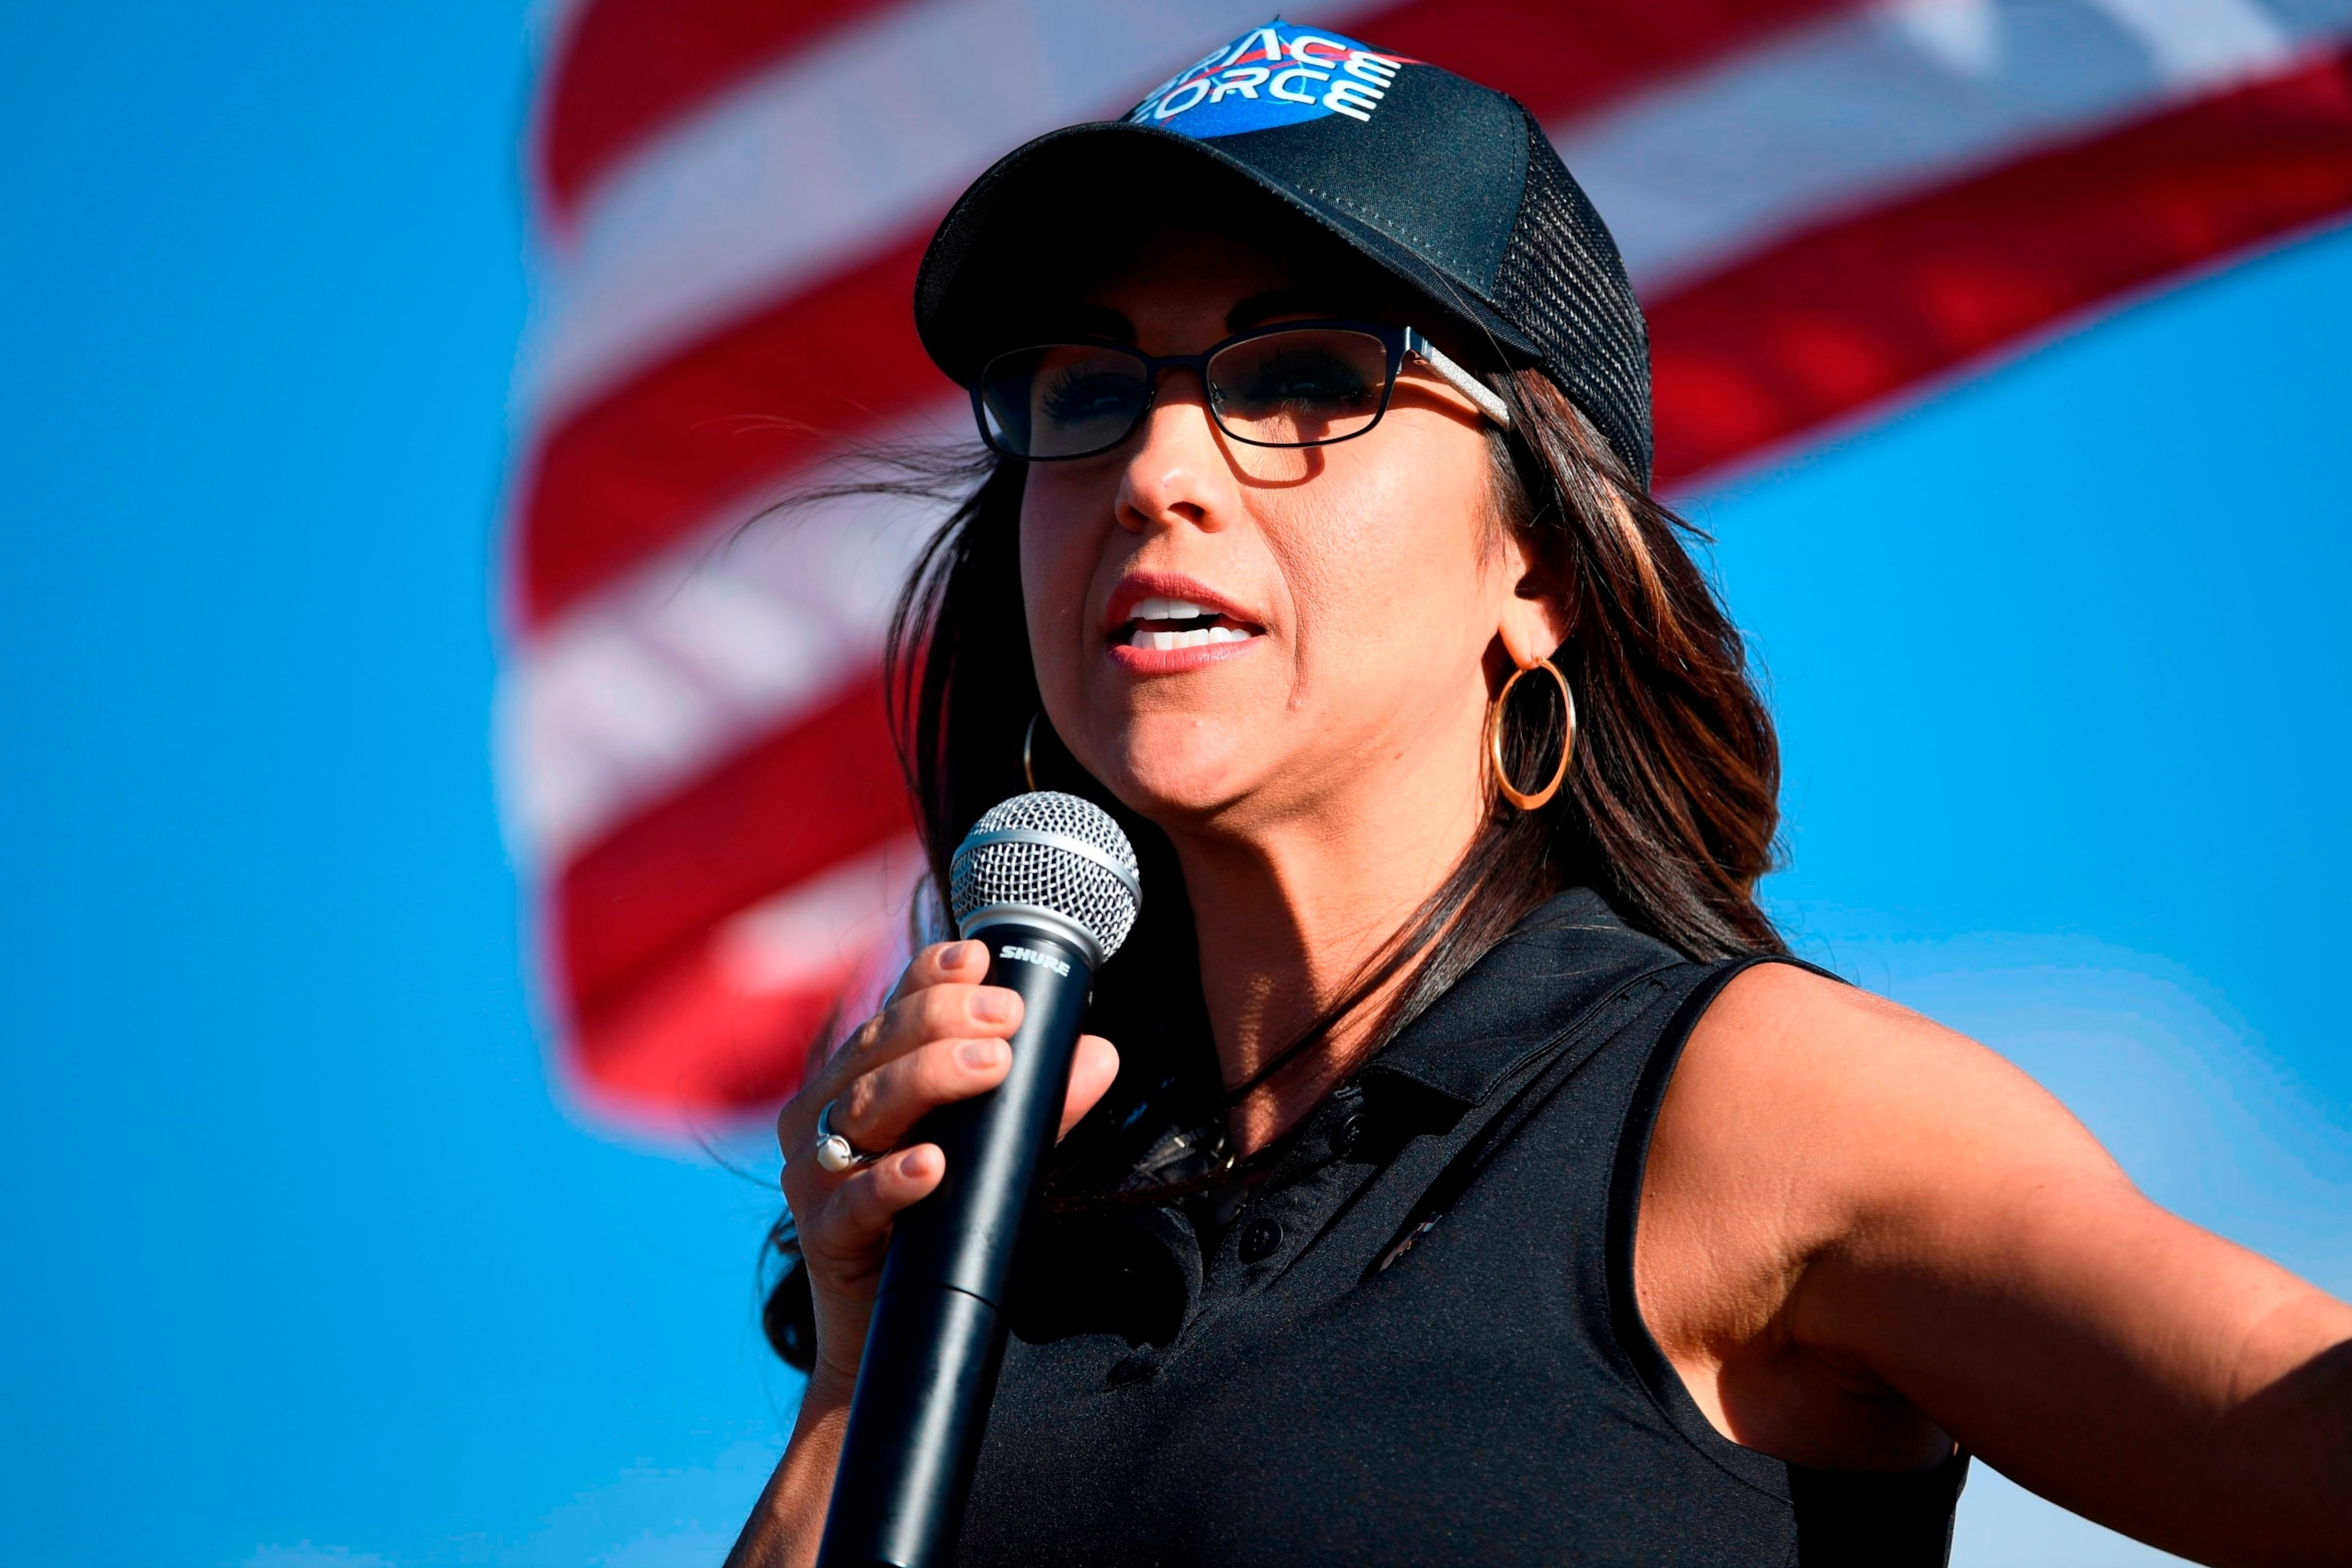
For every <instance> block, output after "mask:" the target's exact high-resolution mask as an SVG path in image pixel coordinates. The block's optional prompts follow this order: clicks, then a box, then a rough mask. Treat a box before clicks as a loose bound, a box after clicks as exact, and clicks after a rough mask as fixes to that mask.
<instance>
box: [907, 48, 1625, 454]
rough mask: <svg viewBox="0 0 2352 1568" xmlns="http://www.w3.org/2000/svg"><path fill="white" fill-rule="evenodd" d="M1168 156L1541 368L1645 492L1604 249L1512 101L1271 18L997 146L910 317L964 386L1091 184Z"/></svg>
mask: <svg viewBox="0 0 2352 1568" xmlns="http://www.w3.org/2000/svg"><path fill="white" fill-rule="evenodd" d="M1171 165H1189V166H1190V167H1191V168H1192V169H1199V168H1201V167H1202V166H1206V167H1210V168H1215V169H1223V170H1227V171H1230V172H1231V173H1232V174H1235V175H1238V176H1239V177H1240V178H1242V179H1243V180H1244V181H1247V182H1248V183H1249V184H1251V185H1254V186H1255V187H1256V188H1258V189H1259V190H1261V191H1264V192H1265V193H1267V194H1268V195H1272V196H1274V197H1276V198H1278V199H1279V200H1280V201H1281V202H1283V203H1285V204H1286V205H1288V206H1290V207H1292V208H1294V209H1296V210H1297V212H1299V213H1301V214H1303V215H1305V216H1307V218H1309V219H1310V220H1312V221H1313V222H1314V223H1316V224H1317V225H1318V226H1321V227H1322V228H1324V229H1326V230H1328V232H1330V233H1331V234H1333V235H1335V236H1337V237H1339V239H1340V240H1342V241H1343V242H1345V243H1346V244H1347V245H1348V246H1349V247H1352V248H1353V249H1355V250H1356V251H1358V252H1360V254H1362V255H1363V256H1365V257H1367V258H1370V260H1372V261H1373V262H1375V263H1377V264H1378V265H1379V266H1380V267H1381V268H1384V269H1385V270H1387V271H1388V272H1390V273H1391V274H1393V275H1394V276H1395V277H1397V278H1398V279H1402V281H1404V282H1405V283H1406V284H1407V285H1409V286H1410V287H1412V289H1415V290H1417V291H1418V292H1420V293H1421V294H1423V295H1424V296H1426V297H1427V298H1428V300H1430V302H1431V303H1432V304H1433V305H1434V306H1435V307H1436V308H1437V309H1438V310H1441V311H1443V312H1444V317H1445V319H1446V320H1448V321H1452V322H1454V323H1455V324H1457V325H1459V326H1461V327H1462V328H1464V329H1465V333H1466V337H1465V341H1466V342H1470V343H1474V344H1475V343H1482V342H1483V343H1485V344H1486V345H1488V346H1489V347H1490V348H1491V350H1492V351H1493V353H1492V354H1491V356H1490V357H1491V358H1492V359H1494V360H1496V361H1498V362H1500V363H1504V364H1507V365H1514V366H1517V365H1540V366H1541V367H1542V368H1543V370H1544V372H1545V373H1546V374H1549V376H1550V377H1551V378H1552V380H1553V381H1554V382H1556V383H1558V384H1559V388H1560V390H1561V391H1562V392H1564V393H1566V394H1567V395H1568V396H1569V398H1570V400H1571V401H1572V402H1574V403H1575V405H1577V406H1578V407H1579V408H1580V409H1581V410H1583V412H1584V415H1585V417H1587V418H1588V419H1590V420H1591V421H1592V423H1593V425H1594V426H1596V427H1598V428H1599V430H1600V431H1601V435H1602V436H1604V437H1607V438H1608V441H1609V445H1610V447H1611V449H1612V450H1613V451H1614V452H1615V453H1616V454H1617V456H1618V458H1620V460H1622V462H1623V463H1624V464H1625V465H1626V466H1627V467H1628V468H1631V469H1632V470H1633V473H1634V474H1635V475H1636V476H1637V477H1638V478H1639V479H1640V480H1641V482H1642V483H1643V484H1644V485H1646V484H1648V482H1649V479H1650V454H1651V442H1650V351H1649V333H1648V330H1647V328H1646V326H1645V325H1644V324H1643V320H1642V309H1641V307H1640V306H1639V305H1637V304H1636V303H1634V300H1633V286H1632V285H1631V284H1630V283H1629V282H1628V281H1627V280H1626V277H1625V264H1624V262H1623V261H1622V259H1621V258H1619V256H1618V254H1617V245H1616V242H1615V241H1614V240H1612V238H1611V237H1610V236H1609V230H1608V228H1607V226H1605V225H1603V224H1602V223H1601V215H1600V214H1599V213H1597V212H1595V211H1594V210H1593V208H1592V204H1591V201H1589V200H1588V199H1586V197H1585V195H1584V192H1583V191H1582V189H1580V187H1579V186H1578V184H1577V183H1576V181H1575V179H1574V178H1573V177H1571V176H1570V174H1569V172H1568V169H1567V166H1566V165H1565V164H1563V163H1561V162H1560V160H1559V153H1556V152H1554V151H1553V150H1552V145H1551V142H1549V140H1548V139H1546V137H1545V136H1544V133H1543V128H1542V127H1541V126H1540V125H1538V124H1537V123H1536V121H1535V117H1534V116H1533V115H1530V114H1529V113H1528V111H1527V110H1525V109H1523V108H1521V107H1520V105H1519V103H1518V102H1517V100H1515V99H1512V98H1510V97H1508V96H1507V95H1506V94H1503V93H1499V92H1496V91H1494V90H1493V89H1489V88H1484V87H1480V86H1479V85H1478V84H1477V83H1475V82H1474V81H1468V80H1465V79H1463V78H1461V77H1458V76H1455V75H1454V73H1452V72H1451V71H1445V70H1440V69H1439V68H1436V67H1435V66H1432V65H1427V64H1424V63H1423V62H1422V61H1419V60H1414V59H1409V58H1405V57H1404V56H1402V55H1393V54H1387V53H1384V52H1382V51H1381V50H1379V49H1375V48H1372V47H1370V46H1368V45H1365V44H1360V43H1358V42H1357V41H1356V40H1354V39H1352V38H1349V37H1342V36H1341V35H1339V34H1338V33H1334V32H1331V31H1328V29H1322V28H1315V27H1301V26H1293V25H1292V24H1290V23H1287V22H1285V21H1283V20H1281V19H1280V18H1276V20H1274V21H1272V22H1269V23H1267V24H1266V25H1265V26H1262V27H1254V28H1252V29H1251V30H1250V31H1248V32H1246V33H1244V34H1243V35H1242V36H1241V37H1238V38H1235V39H1234V41H1233V42H1231V43H1229V44H1227V45H1225V46H1224V47H1223V48H1220V49H1217V50H1215V51H1213V53H1211V54H1208V55H1205V56H1203V57H1202V58H1201V59H1200V60H1198V61H1196V62H1195V63H1194V64H1192V66H1190V67H1188V68H1185V69H1183V70H1181V71H1180V72H1178V73H1177V74H1176V75H1174V76H1172V77H1170V78H1169V79H1168V80H1167V81H1166V82H1164V83H1162V84H1161V85H1160V88H1159V89H1156V90H1155V91H1153V92H1152V93H1151V94H1150V96H1149V97H1147V98H1146V99H1145V100H1143V101H1142V102H1141V103H1139V104H1137V105H1136V106H1135V107H1134V108H1133V109H1132V110H1129V111H1128V113H1127V116H1126V118H1125V119H1123V120H1116V121H1100V122H1097V123H1093V124H1087V125H1073V126H1069V127H1067V128H1066V129H1064V130H1060V131H1055V132H1049V133H1048V134H1046V135H1044V136H1041V137H1039V138H1037V139H1036V140H1035V141H1034V142H1029V143H1028V144H1027V145H1026V146H1024V147H1022V148H1020V149H1018V150H1017V151H1015V152H1013V153H1008V154H1007V155H1006V156H1004V157H1003V158H1002V159H1000V160H998V161H997V163H996V164H995V166H994V167H992V168H991V169H990V170H989V171H988V172H987V173H986V174H982V176H981V177H980V178H979V179H978V180H977V181H975V182H973V184H972V185H971V189H969V190H967V191H966V192H964V194H963V195H962V197H961V199H959V200H958V201H957V203H956V205H955V206H954V208H953V209H952V210H951V211H950V213H949V214H948V216H947V218H946V220H945V221H944V222H942V223H941V224H940V228H939V232H938V233H937V234H936V235H934V236H933V237H932V238H931V244H930V248H929V251H928V252H927V253H926V254H925V255H924V257H923V266H922V271H921V272H920V274H919V276H918V277H917V279H916V282H915V326H916V330H917V331H919V333H920V334H921V336H922V340H923V347H924V348H925V349H926V350H927V351H928V352H929V354H930V356H931V358H932V359H933V360H934V361H936V362H937V363H938V364H939V366H940V369H942V370H944V371H946V372H947V373H948V374H949V375H950V376H952V377H953V378H954V379H955V380H957V381H958V382H960V383H962V384H966V385H969V384H971V382H972V381H973V380H974V379H975V378H977V376H978V375H979V374H980V369H981V366H982V363H984V362H985V360H986V359H987V357H988V356H989V355H990V354H992V353H997V352H1000V351H1002V350H1004V349H1007V348H1013V347H1016V346H1019V345H1018V344H1016V343H1014V342H1007V341H1006V337H1005V334H1006V332H1007V331H1008V330H1010V329H1011V328H1012V327H1013V324H1014V320H1015V316H1014V313H1013V312H1011V311H1009V310H1008V308H1007V301H1008V300H1012V299H1014V298H1016V297H1018V296H1019V295H1020V294H1021V293H1022V291H1023V289H1024V286H1026V287H1031V288H1034V284H1035V280H1036V279H1037V277H1038V275H1039V274H1040V273H1041V271H1044V270H1046V269H1049V268H1050V267H1051V265H1052V258H1048V257H1046V256H1045V255H1044V254H1043V253H1042V252H1041V248H1040V246H1041V239H1040V237H1041V235H1042V234H1043V233H1045V232H1046V231H1055V232H1066V230H1067V227H1068V226H1069V224H1070V222H1071V221H1072V219H1073V218H1074V217H1076V218H1081V219H1082V218H1083V217H1084V216H1085V215H1086V214H1087V211H1088V210H1089V207H1090V205H1092V206H1093V207H1095V208H1096V209H1097V210H1098V208H1099V205H1100V204H1101V201H1102V198H1103V197H1104V196H1105V195H1107V194H1112V193H1118V192H1129V193H1133V194H1135V195H1139V196H1140V197H1141V198H1142V199H1145V200H1149V199H1150V195H1151V193H1152V191H1153V189H1154V182H1155V180H1156V179H1157V178H1159V177H1160V176H1161V175H1162V174H1166V173H1169V172H1171Z"/></svg>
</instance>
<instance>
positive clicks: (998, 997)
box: [971, 986, 1021, 1024]
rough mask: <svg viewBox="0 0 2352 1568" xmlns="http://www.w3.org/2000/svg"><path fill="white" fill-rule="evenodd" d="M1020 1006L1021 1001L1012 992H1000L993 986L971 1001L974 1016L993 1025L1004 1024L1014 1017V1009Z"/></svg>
mask: <svg viewBox="0 0 2352 1568" xmlns="http://www.w3.org/2000/svg"><path fill="white" fill-rule="evenodd" d="M1020 1005H1021V1002H1020V999H1019V998H1018V997H1016V996H1014V995H1013V993H1012V992H1010V991H999V990H997V989H996V988H995V987H993V986H991V987H990V988H988V989H987V990H984V991H981V992H977V993H975V994H973V996H972V999H971V1010H972V1014H973V1016H976V1017H980V1018H984V1019H986V1020H987V1021H988V1022H989V1023H992V1024H1002V1023H1003V1022H1004V1021H1005V1020H1006V1019H1008V1018H1010V1017H1012V1016H1013V1009H1014V1008H1016V1007H1018V1006H1020Z"/></svg>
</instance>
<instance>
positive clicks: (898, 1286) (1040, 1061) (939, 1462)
mask: <svg viewBox="0 0 2352 1568" xmlns="http://www.w3.org/2000/svg"><path fill="white" fill-rule="evenodd" d="M965 934H966V935H967V936H971V937H974V938H977V939H979V940H982V941H984V942H987V943H988V948H989V963H988V980H987V984H991V985H1002V986H1004V987H1006V988H1007V989H1009V990H1013V991H1017V992H1019V993H1020V994H1021V998H1022V1001H1023V1002H1024V1004H1025V1005H1026V1011H1025V1012H1024V1014H1023V1015H1022V1018H1021V1026H1020V1028H1019V1029H1017V1030H1015V1031H1014V1032H1013V1039H1012V1046H1013V1067H1012V1070H1011V1071H1010V1072H1008V1073H1007V1074H1006V1075H1005V1079H1004V1081H1003V1083H1001V1084H999V1085H998V1086H997V1087H996V1088H995V1089H992V1090H990V1091H989V1092H988V1093H986V1094H983V1095H981V1096H978V1097H977V1098H974V1099H971V1100H960V1101H958V1102H957V1103H955V1104H953V1105H943V1106H941V1107H940V1108H939V1109H938V1110H934V1111H932V1112H931V1113H930V1114H929V1115H928V1116H926V1117H924V1118H923V1120H922V1121H919V1122H918V1123H917V1124H916V1126H915V1130H914V1131H913V1132H912V1133H911V1134H909V1135H908V1142H915V1143H921V1142H930V1143H937V1144H938V1145H939V1146H940V1152H943V1153H944V1154H946V1156H947V1174H946V1175H945V1176H944V1177H943V1178H941V1180H940V1184H939V1186H938V1188H937V1189H936V1190H934V1191H933V1192H932V1193H931V1194H930V1195H929V1197H926V1198H924V1199H923V1200H922V1201H921V1202H919V1203H918V1204H915V1205H912V1206H910V1207H909V1208H908V1209H907V1210H906V1211H905V1212H904V1213H902V1214H901V1215H899V1216H898V1223H897V1224H896V1226H894V1227H893V1229H892V1232H891V1237H890V1250H889V1254H888V1256H887V1258H886V1259H885V1260H884V1262H883V1265H882V1282H881V1284H880V1286H879V1287H878V1289H877V1293H876V1295H875V1299H874V1315H873V1318H872V1319H871V1321H869V1323H868V1325H867V1328H866V1351H865V1354H864V1356H863V1358H862V1359H861V1360H860V1361H859V1362H858V1365H857V1389H856V1393H855V1394H852V1395H851V1397H850V1405H849V1428H848V1430H847V1432H846V1433H845V1434H844V1435H843V1437H842V1444H841V1465H840V1468H839V1469H838V1470H837V1471H836V1472H835V1477H834V1483H833V1501H832V1504H831V1506H830V1507H829V1508H828V1509H827V1510H826V1512H825V1521H824V1541H823V1543H822V1544H821V1545H820V1546H819V1547H818V1549H817V1559H816V1560H817V1565H818V1568H874V1565H876V1564H888V1565H889V1568H944V1564H945V1563H947V1562H948V1561H949V1559H950V1557H952V1556H953V1555H954V1552H955V1542H956V1532H957V1531H958V1529H959V1528H960V1527H961V1524H962V1522H963V1506H964V1499H965V1497H966V1495H967V1494H968V1493H969V1492H970V1491H971V1475H972V1468H973V1466H974V1465H975V1464H976V1463H977V1462H978V1460H979V1458H980V1443H981V1437H982V1434H983V1433H984V1432H985V1431H986V1430H987V1426H988V1407H989V1403H990V1401H991V1400H992V1399H993V1398H994V1397H995V1394H996V1373H997V1368H998V1367H999V1366H1000V1365H1001V1364H1002V1363H1003V1358H1004V1336H1005V1323H1004V1319H1003V1305H1004V1291H1005V1282H1006V1280H1007V1279H1008V1278H1009V1277H1010V1275H1011V1273H1012V1270H1013V1248H1014V1246H1015V1244H1016V1243H1017V1242H1018V1241H1019V1239H1020V1226H1021V1219H1022V1216H1023V1215H1024V1214H1025V1213H1026V1212H1027V1211H1028V1207H1029V1205H1030V1203H1031V1201H1032V1200H1033V1199H1034V1197H1035V1196H1036V1190H1037V1184H1038V1180H1039V1174H1040V1173H1041V1172H1042V1171H1043V1169H1044V1167H1045V1156H1046V1154H1047V1152H1050V1151H1051V1150H1052V1148H1053V1146H1054V1135H1055V1131H1056V1130H1057V1129H1058V1128H1059V1126H1060V1123H1061V1115H1062V1103H1063V1100H1064V1097H1065V1096H1066V1094H1067V1093H1068V1089H1069V1081H1070V1061H1071V1058H1072V1057H1073V1056H1074V1055H1075V1054H1076V1049H1077V1043H1078V1026H1079V1023H1080V1021H1081V1019H1082V1018H1083V1017H1084V1016H1085V1014H1086V1007H1087V988H1088V986H1089V985H1090V984H1092V983H1093V979H1094V974H1093V971H1092V969H1091V967H1090V966H1089V965H1088V963H1087V957H1086V954H1085V953H1083V952H1080V951H1079V950H1078V948H1077V947H1076V944H1075V943H1073V942H1071V941H1070V940H1069V939H1068V938H1067V937H1066V936H1061V935H1056V934H1055V931H1053V930H1052V929H1050V928H1048V927H1046V926H1045V925H1044V924H1042V923H1041V924H1036V925H1032V924H1028V923H1026V922H1024V921H1020V920H1018V919H1017V917H1016V918H1008V919H1006V920H1003V921H992V923H990V924H989V925H986V926H983V927H980V928H977V929H975V930H972V931H968V932H966V933H965Z"/></svg>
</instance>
